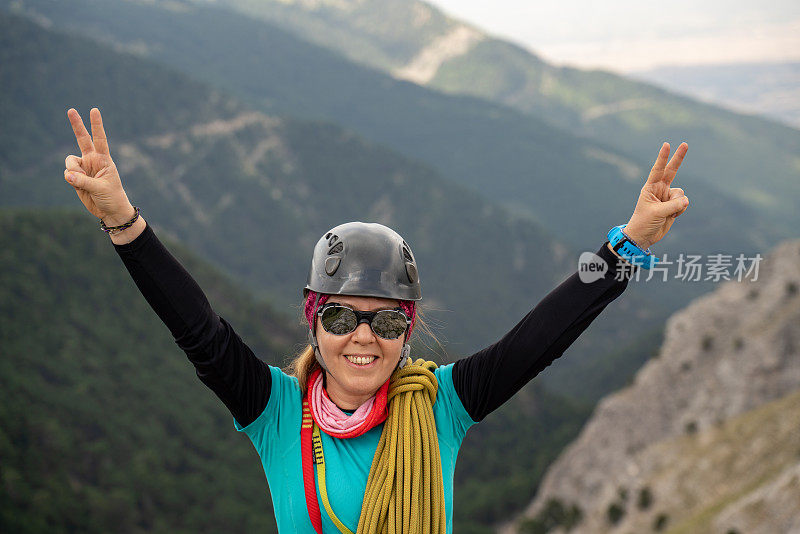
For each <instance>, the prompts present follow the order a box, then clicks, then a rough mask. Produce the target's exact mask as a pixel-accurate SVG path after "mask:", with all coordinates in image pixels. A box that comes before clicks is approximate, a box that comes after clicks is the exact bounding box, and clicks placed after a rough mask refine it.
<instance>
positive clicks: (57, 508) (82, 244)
mask: <svg viewBox="0 0 800 534" xmlns="http://www.w3.org/2000/svg"><path fill="white" fill-rule="evenodd" d="M81 209H82V208H81ZM169 248H170V250H171V251H173V252H174V253H175V255H176V256H177V257H178V258H179V259H180V260H181V262H182V263H183V264H184V265H185V266H186V268H187V269H188V270H189V271H190V272H191V273H192V274H193V276H194V277H195V278H196V279H197V280H198V283H200V285H201V287H203V289H204V290H205V291H206V293H207V295H208V296H209V300H210V301H211V303H212V306H214V308H215V311H217V312H218V313H219V314H220V315H223V316H224V317H225V318H226V319H227V320H228V321H229V322H230V323H231V324H232V325H233V326H234V328H236V330H237V332H238V333H239V334H240V335H241V336H242V337H243V338H244V339H246V340H247V342H248V343H249V344H250V346H251V348H252V349H253V351H254V352H255V353H256V354H257V355H258V356H259V357H260V358H262V359H264V360H265V361H267V362H269V363H271V364H273V365H282V364H283V361H284V359H285V358H286V357H287V356H288V355H290V353H291V350H292V349H293V348H294V344H295V340H296V339H298V338H299V335H300V328H299V324H298V321H296V319H295V318H291V319H288V318H287V317H285V316H283V315H281V314H278V313H276V312H275V311H273V310H272V309H271V308H270V307H269V306H267V305H265V304H263V303H259V302H256V301H254V300H252V298H250V297H249V296H248V295H247V293H246V292H245V291H243V290H242V289H241V288H239V287H235V286H233V285H231V283H230V282H229V281H228V280H226V279H225V277H223V276H222V275H221V274H220V273H219V272H218V271H216V270H215V269H212V268H210V267H209V266H208V265H207V264H205V263H203V262H201V261H199V260H198V259H197V257H196V256H194V255H191V254H188V253H187V252H186V250H185V249H184V248H183V247H178V246H177V245H176V244H174V243H170V244H169ZM0 479H1V480H2V485H0V530H2V531H3V532H8V533H11V532H14V533H34V532H36V533H38V532H83V533H95V532H96V533H104V534H105V533H108V532H118V533H134V532H185V533H187V534H188V533H190V532H192V533H194V532H208V533H219V532H230V531H235V532H245V531H259V532H267V531H274V528H275V527H274V525H275V523H274V519H273V517H272V514H271V509H270V503H269V497H268V494H267V491H266V486H265V480H264V474H263V471H262V470H261V467H260V463H259V460H258V456H257V454H256V453H255V450H254V449H253V447H252V445H251V444H250V443H249V442H248V441H247V440H246V439H243V436H242V435H241V434H238V433H236V432H235V431H234V429H233V418H232V417H231V415H230V413H229V412H228V411H227V409H226V408H225V407H224V405H223V404H222V402H220V401H219V400H218V399H217V398H216V396H214V394H213V393H212V392H211V391H210V390H209V389H207V388H206V387H205V386H204V385H203V384H202V383H201V382H200V381H199V380H198V379H197V377H196V376H195V372H194V367H193V366H192V365H191V363H190V362H189V361H188V360H187V359H186V356H185V355H184V354H183V352H182V351H180V349H178V347H177V346H176V345H175V343H174V342H173V340H172V336H171V335H170V333H169V330H168V329H167V328H166V327H165V326H164V325H163V323H161V321H160V320H159V319H158V317H157V316H156V315H155V313H153V312H152V310H151V309H150V307H149V305H148V304H147V302H145V300H144V298H142V296H141V294H140V293H139V291H138V289H137V288H136V286H135V285H134V283H133V281H132V280H131V278H130V276H129V275H128V273H127V271H126V270H125V268H124V266H123V265H122V262H121V260H120V258H119V257H118V256H117V254H116V252H115V251H114V250H113V246H112V244H111V242H110V241H109V239H108V238H107V237H106V236H105V235H103V234H102V233H101V232H100V231H99V230H98V229H97V227H96V226H95V225H94V224H93V223H91V222H90V221H89V220H87V218H86V217H84V215H83V214H82V213H79V212H78V211H77V210H63V209H52V210H38V211H28V210H8V209H5V210H2V211H0Z"/></svg>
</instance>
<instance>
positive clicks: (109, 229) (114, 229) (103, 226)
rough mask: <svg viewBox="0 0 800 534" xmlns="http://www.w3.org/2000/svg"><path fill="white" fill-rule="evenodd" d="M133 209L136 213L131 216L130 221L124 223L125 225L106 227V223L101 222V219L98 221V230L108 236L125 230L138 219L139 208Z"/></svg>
mask: <svg viewBox="0 0 800 534" xmlns="http://www.w3.org/2000/svg"><path fill="white" fill-rule="evenodd" d="M133 209H134V210H135V211H136V213H134V214H133V218H132V219H131V220H130V221H128V222H126V223H125V224H121V225H120V226H106V223H104V222H103V219H100V229H101V230H102V231H104V232H105V233H107V234H108V235H115V234H118V233H120V232H121V231H123V230H124V229H126V228H130V227H131V226H133V223H135V222H136V220H137V219H138V218H139V208H137V207H136V206H134V207H133Z"/></svg>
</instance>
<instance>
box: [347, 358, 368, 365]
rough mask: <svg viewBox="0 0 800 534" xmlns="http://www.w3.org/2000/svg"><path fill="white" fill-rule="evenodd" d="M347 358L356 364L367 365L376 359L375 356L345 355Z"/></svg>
mask: <svg viewBox="0 0 800 534" xmlns="http://www.w3.org/2000/svg"><path fill="white" fill-rule="evenodd" d="M345 358H347V359H348V360H350V361H351V362H353V363H354V364H356V365H367V364H370V363H372V360H374V359H375V356H345Z"/></svg>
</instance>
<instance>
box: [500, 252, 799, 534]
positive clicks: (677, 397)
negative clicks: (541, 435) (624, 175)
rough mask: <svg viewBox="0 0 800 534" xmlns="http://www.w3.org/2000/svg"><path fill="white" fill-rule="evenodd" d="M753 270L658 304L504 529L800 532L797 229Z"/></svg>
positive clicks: (723, 532)
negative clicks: (648, 339)
mask: <svg viewBox="0 0 800 534" xmlns="http://www.w3.org/2000/svg"><path fill="white" fill-rule="evenodd" d="M754 274H755V273H751V274H750V276H748V277H746V278H744V279H742V280H741V281H736V280H731V281H727V282H723V283H722V284H721V285H720V286H719V288H718V289H717V290H715V291H714V292H712V293H710V294H708V295H706V296H704V297H702V298H699V299H697V300H696V301H694V302H692V303H691V304H690V305H689V306H687V307H686V308H685V309H684V310H682V311H680V312H678V313H676V314H674V315H673V316H672V317H670V319H669V320H668V322H667V325H666V332H665V338H664V343H663V345H662V347H661V350H660V352H659V354H658V356H657V357H655V358H654V359H653V360H651V361H650V362H648V363H647V364H646V365H645V366H644V367H643V368H642V369H641V370H640V371H639V372H638V374H637V375H636V377H635V380H634V381H633V384H632V385H630V386H629V387H627V388H625V389H624V390H621V391H619V392H617V393H615V394H613V395H610V396H608V397H606V398H605V399H603V400H602V401H601V402H600V403H599V404H598V406H597V408H596V411H595V413H594V415H593V416H592V418H591V419H590V421H589V422H588V423H587V424H586V426H585V428H584V429H583V431H582V432H581V434H580V436H579V437H578V439H577V440H576V441H575V442H574V443H573V444H571V445H570V446H569V447H568V448H567V449H566V450H565V451H564V453H563V454H562V455H561V457H560V458H559V459H558V460H557V461H556V463H555V464H554V465H553V466H552V467H551V468H550V469H549V471H548V473H547V475H546V476H545V478H544V480H543V482H542V485H541V486H540V488H539V491H538V493H537V497H536V499H535V500H534V501H533V503H531V505H530V506H529V507H528V509H527V511H526V513H525V517H526V518H527V522H523V523H518V524H517V526H516V527H510V526H509V527H507V528H505V529H503V530H504V531H506V532H513V531H515V530H516V531H518V532H541V533H543V532H564V531H567V530H569V532H573V533H601V532H608V533H634V532H635V533H640V532H659V531H660V532H670V533H677V532H685V533H697V532H715V533H716V532H719V533H722V534H728V533H739V532H740V533H742V534H744V533H755V532H765V533H767V532H768V533H771V534H773V533H788V532H800V354H798V351H799V350H800V240H793V241H788V242H784V243H782V244H780V245H779V246H777V247H776V248H775V249H774V250H773V251H771V252H770V253H769V254H768V255H767V256H766V257H765V258H764V259H763V260H762V261H761V262H760V264H759V271H758V273H757V276H754ZM532 518H535V519H533V520H532ZM559 518H561V519H559ZM565 518H566V519H565ZM558 523H560V524H561V525H565V524H566V525H567V526H568V527H569V529H567V528H566V527H564V526H562V527H555V525H556V524H558Z"/></svg>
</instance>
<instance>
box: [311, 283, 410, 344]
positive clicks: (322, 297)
mask: <svg viewBox="0 0 800 534" xmlns="http://www.w3.org/2000/svg"><path fill="white" fill-rule="evenodd" d="M329 298H330V295H329V294H327V293H317V292H316V291H309V292H308V297H306V304H305V307H304V308H303V313H304V314H305V316H306V319H307V320H308V327H309V328H310V329H312V330H313V329H314V320H315V318H316V317H315V315H316V312H317V309H319V307H320V306H322V305H323V304H325V302H326V301H327V300H328V299H329ZM399 302H400V307H401V308H402V309H403V311H404V312H406V315H408V317H409V319H411V324H410V325H409V326H408V335H407V336H406V339H408V337H409V336H411V330H413V329H414V322H415V321H416V319H417V306H416V304H417V303H416V302H414V301H413V300H400V301H399Z"/></svg>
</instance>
